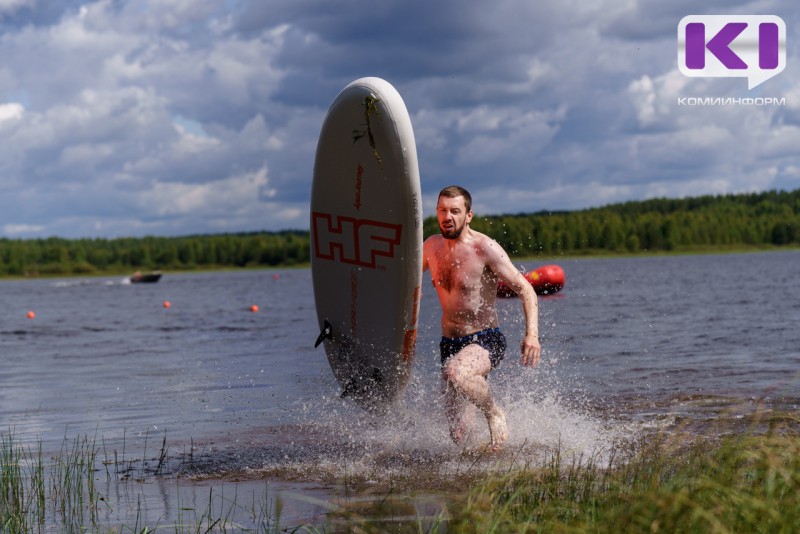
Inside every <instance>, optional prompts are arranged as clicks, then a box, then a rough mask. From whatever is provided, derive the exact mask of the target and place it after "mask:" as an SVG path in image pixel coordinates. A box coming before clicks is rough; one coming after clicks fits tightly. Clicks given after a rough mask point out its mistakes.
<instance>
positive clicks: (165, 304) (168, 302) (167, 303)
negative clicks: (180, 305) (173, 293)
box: [162, 300, 172, 309]
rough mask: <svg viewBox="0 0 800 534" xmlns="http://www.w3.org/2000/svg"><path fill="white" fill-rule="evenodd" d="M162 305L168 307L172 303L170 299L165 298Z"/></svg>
mask: <svg viewBox="0 0 800 534" xmlns="http://www.w3.org/2000/svg"><path fill="white" fill-rule="evenodd" d="M162 306H164V309H169V308H170V306H172V303H171V302H170V301H168V300H165V301H164V304H162Z"/></svg>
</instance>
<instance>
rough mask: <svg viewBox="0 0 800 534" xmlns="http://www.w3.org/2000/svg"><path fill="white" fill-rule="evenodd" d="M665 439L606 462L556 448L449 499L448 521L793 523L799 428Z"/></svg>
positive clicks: (628, 527) (799, 474) (601, 528)
mask: <svg viewBox="0 0 800 534" xmlns="http://www.w3.org/2000/svg"><path fill="white" fill-rule="evenodd" d="M796 422H797V420H795V423H796ZM795 428H796V424H795ZM672 445H673V444H672V443H670V438H669V436H668V435H661V436H659V437H658V438H657V439H653V440H650V442H649V443H648V444H647V445H646V446H645V447H644V448H643V449H641V450H640V451H639V452H638V453H637V454H636V455H635V456H634V457H633V458H632V459H629V460H626V461H624V462H622V461H620V462H616V463H615V462H613V461H612V462H611V465H610V466H602V465H596V464H595V463H594V462H593V461H592V459H588V460H583V459H578V460H571V461H565V459H564V458H562V457H561V455H560V454H558V453H557V454H555V455H554V456H553V457H552V458H551V459H550V461H549V463H548V464H547V465H545V466H544V467H542V468H532V469H527V470H524V471H522V472H517V473H512V474H510V475H508V476H505V477H502V478H493V479H489V480H486V481H485V482H483V483H481V484H480V485H479V486H478V487H476V488H474V489H473V490H472V491H471V492H470V493H469V496H468V497H467V498H466V500H465V501H464V502H463V503H461V504H459V505H455V506H454V507H453V509H452V510H451V520H450V521H449V525H448V528H452V529H454V530H455V531H457V532H587V531H588V532H697V533H703V534H705V533H716V532H720V533H722V532H770V533H777V532H787V533H788V532H797V531H798V528H800V435H798V433H797V431H796V430H795V431H787V430H786V429H782V430H780V431H779V430H778V429H776V428H773V429H772V430H771V431H770V432H769V433H767V434H766V435H744V436H742V435H739V436H733V437H727V438H725V439H722V440H721V441H719V442H718V443H715V444H709V443H708V442H707V441H704V440H698V441H696V442H693V443H691V444H690V445H688V446H685V445H684V446H681V447H680V449H678V450H675V449H674V448H673V446H672Z"/></svg>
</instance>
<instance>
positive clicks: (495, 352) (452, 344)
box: [439, 328, 506, 369]
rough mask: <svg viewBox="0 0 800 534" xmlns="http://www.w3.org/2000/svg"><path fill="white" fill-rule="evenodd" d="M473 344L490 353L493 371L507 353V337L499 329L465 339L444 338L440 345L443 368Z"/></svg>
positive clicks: (484, 331)
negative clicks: (448, 361) (462, 350)
mask: <svg viewBox="0 0 800 534" xmlns="http://www.w3.org/2000/svg"><path fill="white" fill-rule="evenodd" d="M473 343H476V344H478V345H480V346H481V347H483V348H484V349H486V350H488V351H489V361H490V362H492V369H494V368H495V367H497V366H498V365H500V361H501V360H502V359H503V356H505V353H506V336H504V335H503V333H502V332H501V331H500V329H499V328H487V329H486V330H481V331H480V332H475V333H474V334H470V335H468V336H463V337H457V338H449V337H444V336H442V341H441V343H439V350H440V351H441V352H442V366H444V364H445V363H447V360H449V359H450V358H451V357H452V356H455V355H456V354H458V353H459V352H460V351H461V349H463V348H464V347H466V346H468V345H472V344H473Z"/></svg>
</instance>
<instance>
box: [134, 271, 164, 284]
mask: <svg viewBox="0 0 800 534" xmlns="http://www.w3.org/2000/svg"><path fill="white" fill-rule="evenodd" d="M130 280H131V283H132V284H144V283H151V284H152V283H153V282H158V281H159V280H161V273H160V272H158V271H153V272H151V273H141V272H139V271H137V272H135V273H133V276H131V278H130Z"/></svg>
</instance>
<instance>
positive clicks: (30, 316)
mask: <svg viewBox="0 0 800 534" xmlns="http://www.w3.org/2000/svg"><path fill="white" fill-rule="evenodd" d="M26 316H27V317H28V319H35V318H36V314H35V313H34V312H32V311H29V312H28V313H27V314H26Z"/></svg>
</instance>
